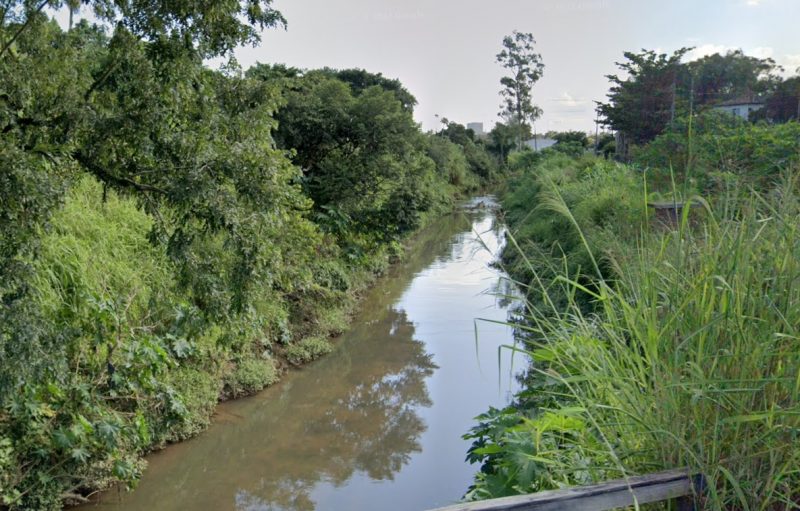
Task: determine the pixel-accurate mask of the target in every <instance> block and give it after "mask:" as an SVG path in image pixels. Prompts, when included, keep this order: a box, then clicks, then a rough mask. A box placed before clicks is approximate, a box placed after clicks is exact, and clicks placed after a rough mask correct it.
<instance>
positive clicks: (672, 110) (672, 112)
mask: <svg viewBox="0 0 800 511" xmlns="http://www.w3.org/2000/svg"><path fill="white" fill-rule="evenodd" d="M676 91H677V85H676V83H675V77H674V76H673V77H672V104H671V105H670V107H669V129H670V130H672V129H673V128H674V127H675V93H676Z"/></svg>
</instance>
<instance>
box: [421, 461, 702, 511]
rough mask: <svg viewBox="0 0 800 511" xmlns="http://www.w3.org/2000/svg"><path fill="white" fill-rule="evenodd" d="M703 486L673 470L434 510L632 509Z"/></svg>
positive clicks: (540, 510) (690, 492)
mask: <svg viewBox="0 0 800 511" xmlns="http://www.w3.org/2000/svg"><path fill="white" fill-rule="evenodd" d="M700 484H701V478H700V477H699V476H691V475H690V474H689V473H687V472H686V471H685V470H669V471H666V472H658V473H655V474H648V475H644V476H635V477H629V478H628V479H627V480H625V479H617V480H614V481H608V482H606V483H602V484H596V485H592V486H579V487H575V488H566V489H563V490H551V491H543V492H539V493H531V494H528V495H515V496H513V497H503V498H499V499H490V500H483V501H478V502H464V503H459V504H454V505H451V506H447V507H442V508H438V509H436V510H432V511H564V510H567V509H568V510H570V511H605V510H607V509H615V508H619V507H625V506H632V505H634V502H638V504H647V503H649V502H659V501H662V500H670V499H674V498H677V497H682V496H687V495H694V494H695V492H697V491H699V490H700V488H699V486H700ZM634 497H635V500H634Z"/></svg>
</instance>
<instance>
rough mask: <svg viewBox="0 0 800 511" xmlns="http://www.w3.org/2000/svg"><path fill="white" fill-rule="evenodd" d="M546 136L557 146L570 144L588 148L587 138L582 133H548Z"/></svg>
mask: <svg viewBox="0 0 800 511" xmlns="http://www.w3.org/2000/svg"><path fill="white" fill-rule="evenodd" d="M547 136H548V137H549V138H552V139H553V140H555V141H557V142H558V143H559V144H566V143H570V142H572V143H576V144H578V145H580V146H581V147H589V137H588V136H587V135H586V133H584V132H583V131H549V132H548V133H547Z"/></svg>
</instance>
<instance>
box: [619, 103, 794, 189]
mask: <svg viewBox="0 0 800 511" xmlns="http://www.w3.org/2000/svg"><path fill="white" fill-rule="evenodd" d="M632 156H633V160H634V162H635V163H636V164H637V165H639V166H640V167H648V168H650V169H651V172H650V176H651V177H650V179H651V181H652V182H653V185H654V186H660V187H662V188H666V187H669V183H670V181H671V180H672V179H675V180H676V181H677V182H678V183H681V185H682V186H683V184H684V183H687V182H688V183H689V185H690V186H692V187H694V188H696V189H697V191H700V192H702V193H704V194H717V193H720V192H724V191H727V190H728V189H734V188H746V187H748V186H752V187H755V188H756V189H765V188H767V187H769V186H770V185H771V184H774V183H775V182H776V180H777V179H778V178H779V177H780V175H781V173H782V171H784V170H786V169H789V168H791V167H793V166H794V165H795V164H796V163H797V162H798V161H800V123H797V122H788V123H786V124H766V123H758V124H751V123H749V122H747V121H744V120H742V119H740V118H738V117H735V116H733V115H729V114H726V113H720V112H714V111H710V112H706V113H703V114H701V115H698V116H696V117H694V118H693V119H692V124H691V126H690V125H689V121H688V119H681V120H679V122H678V123H676V127H675V129H674V130H673V131H668V132H665V133H663V134H662V135H659V136H658V137H657V138H656V139H655V140H654V141H653V142H651V143H650V144H647V145H646V146H643V147H641V148H634V149H633V151H632ZM671 173H672V175H670V174H671Z"/></svg>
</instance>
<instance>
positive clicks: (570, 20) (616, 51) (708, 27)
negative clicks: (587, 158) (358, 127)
mask: <svg viewBox="0 0 800 511" xmlns="http://www.w3.org/2000/svg"><path fill="white" fill-rule="evenodd" d="M274 6H275V7H276V8H278V9H279V10H280V11H281V12H283V14H284V15H285V17H286V18H287V20H288V23H289V25H288V29H287V30H286V31H284V30H270V31H267V32H266V33H265V34H264V36H263V41H262V44H261V45H260V46H259V47H257V48H241V49H239V50H238V51H237V52H236V55H237V58H238V59H239V61H240V63H241V64H242V65H243V66H244V67H248V66H249V65H251V64H253V63H255V62H256V61H260V62H267V63H278V62H280V63H285V64H289V65H292V66H296V67H301V68H317V67H323V66H329V67H334V68H347V67H360V68H364V69H367V70H369V71H374V72H381V73H383V74H384V75H385V76H387V77H391V78H399V79H400V80H401V81H402V82H403V83H404V84H405V85H406V87H407V88H408V89H409V90H410V91H411V92H412V93H413V94H414V95H415V96H416V98H417V100H418V101H419V105H418V106H417V108H416V113H415V117H416V119H417V121H418V122H420V123H422V126H423V128H424V129H432V128H435V127H437V119H436V115H439V116H443V117H447V118H448V119H451V120H454V121H457V122H460V123H467V122H472V121H482V122H483V123H484V126H485V127H486V128H487V129H488V128H489V127H491V125H493V124H494V122H495V121H496V120H497V111H498V106H499V96H498V91H499V88H500V86H499V80H500V77H501V76H502V69H501V68H500V66H499V65H498V64H496V63H495V55H496V54H497V52H498V51H499V50H500V44H501V41H502V38H503V36H505V35H507V34H510V33H511V31H512V30H515V29H516V30H519V31H522V32H531V33H533V35H534V37H535V38H536V40H537V48H538V50H539V52H540V53H541V54H542V58H543V61H544V63H545V66H546V67H545V73H544V77H543V78H542V80H541V81H540V82H539V83H537V85H536V87H535V88H534V98H535V101H536V103H537V104H539V106H541V107H542V108H543V109H544V115H543V117H542V118H541V119H540V120H539V122H538V123H537V130H538V131H539V132H543V131H547V130H551V129H554V130H564V129H579V130H585V131H592V130H593V129H594V122H593V121H594V104H593V103H592V101H593V100H603V99H605V94H606V92H607V89H608V81H607V79H606V78H605V75H606V74H609V73H614V72H616V67H615V66H614V62H615V61H618V60H622V58H623V57H622V53H623V52H624V51H638V50H639V49H642V48H647V49H658V50H661V51H665V52H671V51H673V50H676V49H678V48H680V47H682V46H695V47H696V48H697V49H696V50H695V51H694V52H693V53H694V55H696V56H700V55H702V54H708V53H714V52H715V51H724V50H726V49H730V48H742V49H743V50H744V51H745V53H748V54H750V55H756V56H760V57H772V58H774V59H775V60H776V61H778V63H779V64H783V65H785V66H786V67H787V68H788V69H789V70H790V71H792V72H794V70H795V69H796V68H797V67H800V0H495V1H493V2H487V1H479V0H335V1H334V0H274Z"/></svg>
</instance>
